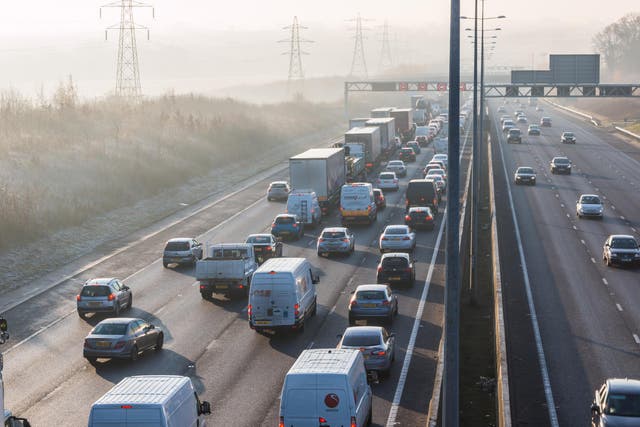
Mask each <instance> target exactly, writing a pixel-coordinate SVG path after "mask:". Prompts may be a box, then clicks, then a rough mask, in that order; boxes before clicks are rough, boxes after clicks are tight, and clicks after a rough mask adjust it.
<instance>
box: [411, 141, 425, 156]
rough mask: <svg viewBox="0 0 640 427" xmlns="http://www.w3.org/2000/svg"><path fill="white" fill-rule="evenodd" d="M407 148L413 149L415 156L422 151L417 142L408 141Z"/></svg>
mask: <svg viewBox="0 0 640 427" xmlns="http://www.w3.org/2000/svg"><path fill="white" fill-rule="evenodd" d="M407 147H409V148H413V151H415V152H416V154H420V152H421V151H422V150H421V149H420V144H419V143H418V142H417V141H409V142H407Z"/></svg>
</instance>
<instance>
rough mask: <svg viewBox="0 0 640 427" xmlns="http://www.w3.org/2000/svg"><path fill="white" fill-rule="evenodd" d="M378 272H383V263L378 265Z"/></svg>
mask: <svg viewBox="0 0 640 427" xmlns="http://www.w3.org/2000/svg"><path fill="white" fill-rule="evenodd" d="M378 273H382V266H381V265H379V266H378Z"/></svg>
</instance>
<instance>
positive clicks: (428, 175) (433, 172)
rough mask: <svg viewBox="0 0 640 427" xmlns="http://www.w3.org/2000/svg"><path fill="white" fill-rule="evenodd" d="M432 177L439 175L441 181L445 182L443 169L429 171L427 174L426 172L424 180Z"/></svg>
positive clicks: (445, 177)
mask: <svg viewBox="0 0 640 427" xmlns="http://www.w3.org/2000/svg"><path fill="white" fill-rule="evenodd" d="M434 175H440V176H441V177H442V179H444V181H445V182H447V172H445V170H444V169H431V170H430V171H429V172H427V175H426V176H425V179H426V178H431V177H432V176H434Z"/></svg>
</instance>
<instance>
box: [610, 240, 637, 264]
mask: <svg viewBox="0 0 640 427" xmlns="http://www.w3.org/2000/svg"><path fill="white" fill-rule="evenodd" d="M602 261H603V262H604V263H605V264H606V265H607V266H609V267H610V266H612V265H613V264H617V265H630V266H631V265H638V264H640V246H638V242H637V240H636V239H635V237H633V236H631V235H628V234H612V235H610V236H609V237H608V238H607V240H606V241H605V242H604V246H603V248H602Z"/></svg>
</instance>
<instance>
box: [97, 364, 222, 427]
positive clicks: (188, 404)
mask: <svg viewBox="0 0 640 427" xmlns="http://www.w3.org/2000/svg"><path fill="white" fill-rule="evenodd" d="M210 413H211V404H210V403H209V402H201V401H200V399H199V398H198V394H197V393H196V391H195V389H194V388H193V384H192V383H191V379H190V378H189V377H182V376H177V375H138V376H134V377H127V378H125V379H123V380H122V381H120V382H119V383H118V384H116V385H115V386H113V388H112V389H111V390H109V391H108V392H107V393H106V394H105V395H104V396H102V397H101V398H100V399H98V400H96V402H95V403H94V404H93V406H92V407H91V412H90V414H89V427H196V426H198V427H203V426H206V421H205V418H204V416H205V415H207V414H210Z"/></svg>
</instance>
